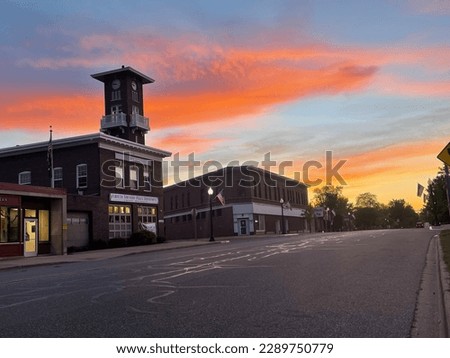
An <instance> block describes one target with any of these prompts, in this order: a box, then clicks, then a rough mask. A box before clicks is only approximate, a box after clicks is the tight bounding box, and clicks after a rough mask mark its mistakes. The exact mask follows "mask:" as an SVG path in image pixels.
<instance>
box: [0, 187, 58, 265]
mask: <svg viewBox="0 0 450 358" xmlns="http://www.w3.org/2000/svg"><path fill="white" fill-rule="evenodd" d="M66 205H67V202H66V193H65V190H64V189H51V188H46V187H36V186H29V185H27V186H23V185H19V184H11V183H0V257H5V256H36V255H38V254H56V255H58V254H59V255H62V254H64V253H66V252H67V251H66V250H67V237H66V234H67V230H66V229H67V227H66V225H65V222H66V211H67V208H66Z"/></svg>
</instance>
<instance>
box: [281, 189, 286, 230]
mask: <svg viewBox="0 0 450 358" xmlns="http://www.w3.org/2000/svg"><path fill="white" fill-rule="evenodd" d="M280 205H281V233H282V234H283V235H284V234H286V229H285V227H284V199H283V198H281V199H280Z"/></svg>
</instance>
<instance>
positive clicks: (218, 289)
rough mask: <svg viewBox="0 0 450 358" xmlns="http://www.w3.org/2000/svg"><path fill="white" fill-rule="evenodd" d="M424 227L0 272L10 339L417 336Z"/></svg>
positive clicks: (0, 320)
mask: <svg viewBox="0 0 450 358" xmlns="http://www.w3.org/2000/svg"><path fill="white" fill-rule="evenodd" d="M435 233H436V232H431V231H429V230H426V229H404V230H380V231H364V232H347V233H317V234H307V235H288V236H277V237H271V238H270V237H269V238H261V237H260V238H258V237H255V238H251V239H235V240H230V241H229V242H227V243H222V244H215V245H207V246H200V247H192V248H184V249H177V250H170V251H159V252H152V253H147V254H138V255H132V256H125V257H119V258H114V259H109V260H104V261H95V262H79V263H71V264H61V265H52V266H37V267H28V268H23V269H12V270H4V271H0V297H1V298H0V336H1V337H408V336H409V335H410V332H411V325H412V322H413V318H414V311H415V306H416V299H417V293H418V291H419V287H420V280H421V273H422V270H423V268H424V264H425V258H426V253H427V248H428V245H429V242H430V238H431V237H432V235H433V234H435Z"/></svg>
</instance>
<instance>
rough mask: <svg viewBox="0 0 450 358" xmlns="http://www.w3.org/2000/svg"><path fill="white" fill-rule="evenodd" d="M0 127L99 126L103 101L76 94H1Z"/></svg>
mask: <svg viewBox="0 0 450 358" xmlns="http://www.w3.org/2000/svg"><path fill="white" fill-rule="evenodd" d="M1 95H2V101H1V102H0V106H1V107H2V113H3V115H2V117H3V118H2V128H3V129H5V130H6V129H27V130H37V131H40V130H42V131H47V130H48V126H49V125H52V126H53V127H54V128H55V133H57V132H58V131H59V132H68V133H73V132H76V133H82V132H86V131H97V130H98V129H99V127H100V119H101V113H102V112H103V103H102V101H101V100H100V99H99V98H93V97H90V96H83V95H77V94H71V93H69V94H56V93H50V92H48V93H39V94H37V93H30V92H28V93H5V92H3V93H2V94H1Z"/></svg>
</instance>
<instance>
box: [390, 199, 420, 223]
mask: <svg viewBox="0 0 450 358" xmlns="http://www.w3.org/2000/svg"><path fill="white" fill-rule="evenodd" d="M387 210H388V215H389V220H390V223H391V225H392V227H397V228H405V227H414V226H415V224H416V222H417V220H418V218H419V216H418V215H417V213H416V212H415V211H414V209H413V207H412V206H411V205H409V204H408V203H406V202H405V200H404V199H393V200H391V201H390V202H389V204H388V208H387Z"/></svg>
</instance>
